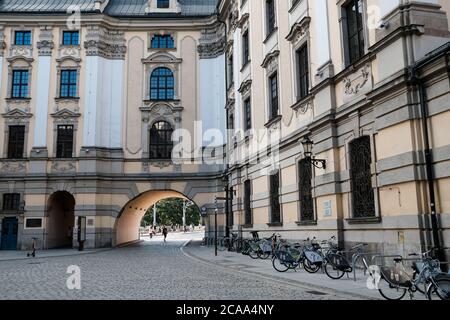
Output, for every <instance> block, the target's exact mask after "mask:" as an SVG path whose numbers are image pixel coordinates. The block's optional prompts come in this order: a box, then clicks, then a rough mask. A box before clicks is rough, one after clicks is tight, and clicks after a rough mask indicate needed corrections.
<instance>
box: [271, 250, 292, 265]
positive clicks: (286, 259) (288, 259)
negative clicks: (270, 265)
mask: <svg viewBox="0 0 450 320" xmlns="http://www.w3.org/2000/svg"><path fill="white" fill-rule="evenodd" d="M275 256H276V257H277V258H278V260H280V261H281V262H283V263H294V262H296V260H295V258H294V257H293V255H292V254H291V253H290V252H289V251H277V252H276V253H275Z"/></svg>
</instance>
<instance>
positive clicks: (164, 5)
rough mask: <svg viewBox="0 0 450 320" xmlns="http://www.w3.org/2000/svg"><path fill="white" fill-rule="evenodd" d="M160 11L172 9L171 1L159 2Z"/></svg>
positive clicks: (162, 0) (163, 0)
mask: <svg viewBox="0 0 450 320" xmlns="http://www.w3.org/2000/svg"><path fill="white" fill-rule="evenodd" d="M157 7H158V9H168V8H169V7H170V0H158V4H157Z"/></svg>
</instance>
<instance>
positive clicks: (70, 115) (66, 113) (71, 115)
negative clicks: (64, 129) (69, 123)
mask: <svg viewBox="0 0 450 320" xmlns="http://www.w3.org/2000/svg"><path fill="white" fill-rule="evenodd" d="M50 116H52V117H53V118H56V119H63V120H68V119H76V118H79V117H80V116H81V114H80V113H78V112H74V111H71V110H69V109H66V108H64V109H61V110H58V111H56V112H54V113H52V114H50Z"/></svg>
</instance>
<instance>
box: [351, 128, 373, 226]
mask: <svg viewBox="0 0 450 320" xmlns="http://www.w3.org/2000/svg"><path fill="white" fill-rule="evenodd" d="M371 164H372V152H371V147H370V137H368V136H363V137H361V138H358V139H355V140H353V141H352V142H350V181H351V191H352V206H353V218H366V217H375V199H374V190H373V187H372V172H371Z"/></svg>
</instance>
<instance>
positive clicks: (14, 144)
mask: <svg viewBox="0 0 450 320" xmlns="http://www.w3.org/2000/svg"><path fill="white" fill-rule="evenodd" d="M24 145H25V126H9V137H8V159H22V158H23V151H24Z"/></svg>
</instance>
